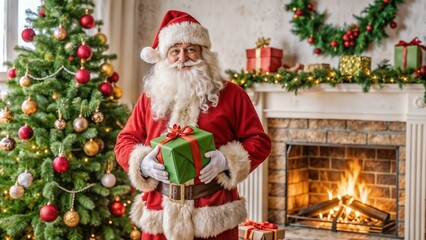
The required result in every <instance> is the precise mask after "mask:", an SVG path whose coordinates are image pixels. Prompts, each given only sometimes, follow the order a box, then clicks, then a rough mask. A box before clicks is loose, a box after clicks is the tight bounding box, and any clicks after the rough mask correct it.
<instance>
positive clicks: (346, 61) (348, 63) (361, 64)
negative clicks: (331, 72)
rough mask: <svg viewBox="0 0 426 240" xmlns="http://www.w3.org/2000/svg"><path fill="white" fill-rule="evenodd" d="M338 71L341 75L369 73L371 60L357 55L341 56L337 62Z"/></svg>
mask: <svg viewBox="0 0 426 240" xmlns="http://www.w3.org/2000/svg"><path fill="white" fill-rule="evenodd" d="M339 70H340V72H341V73H342V75H355V74H357V73H358V72H360V71H362V72H364V73H369V72H370V71H371V58H370V57H365V56H357V55H348V56H343V57H342V58H340V61H339Z"/></svg>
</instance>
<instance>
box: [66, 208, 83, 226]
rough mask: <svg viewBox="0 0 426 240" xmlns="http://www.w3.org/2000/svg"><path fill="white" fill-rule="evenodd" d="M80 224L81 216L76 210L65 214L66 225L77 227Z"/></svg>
mask: <svg viewBox="0 0 426 240" xmlns="http://www.w3.org/2000/svg"><path fill="white" fill-rule="evenodd" d="M79 222H80V215H78V212H76V211H74V209H71V210H69V211H67V212H66V213H65V214H64V223H65V225H67V226H68V227H75V226H77V225H78V223H79Z"/></svg>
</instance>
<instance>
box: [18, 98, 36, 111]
mask: <svg viewBox="0 0 426 240" xmlns="http://www.w3.org/2000/svg"><path fill="white" fill-rule="evenodd" d="M37 109H38V105H37V103H36V102H35V101H34V100H32V99H31V97H29V98H28V99H27V100H25V101H24V102H23V103H22V106H21V110H22V112H23V113H24V114H26V115H31V114H34V113H36V112H37Z"/></svg>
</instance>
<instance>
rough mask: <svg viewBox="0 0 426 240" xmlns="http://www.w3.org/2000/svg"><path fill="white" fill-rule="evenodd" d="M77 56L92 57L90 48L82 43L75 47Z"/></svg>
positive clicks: (82, 57)
mask: <svg viewBox="0 0 426 240" xmlns="http://www.w3.org/2000/svg"><path fill="white" fill-rule="evenodd" d="M77 56H78V57H79V58H81V59H89V58H90V57H92V49H91V48H90V47H89V46H88V45H86V44H84V43H83V44H82V45H80V47H78V48H77Z"/></svg>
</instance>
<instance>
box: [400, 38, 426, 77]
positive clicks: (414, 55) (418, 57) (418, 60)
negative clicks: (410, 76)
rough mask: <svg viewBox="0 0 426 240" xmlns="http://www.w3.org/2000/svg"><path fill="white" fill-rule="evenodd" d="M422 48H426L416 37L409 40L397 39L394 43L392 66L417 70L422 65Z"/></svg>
mask: <svg viewBox="0 0 426 240" xmlns="http://www.w3.org/2000/svg"><path fill="white" fill-rule="evenodd" d="M422 50H426V47H425V46H424V45H421V41H420V40H419V39H418V38H417V37H415V38H414V39H413V40H411V42H405V41H402V40H401V41H399V42H398V43H397V44H395V50H394V51H395V52H394V67H395V68H401V69H402V70H406V69H408V68H411V69H414V70H417V69H418V68H419V67H420V66H421V65H422Z"/></svg>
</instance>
